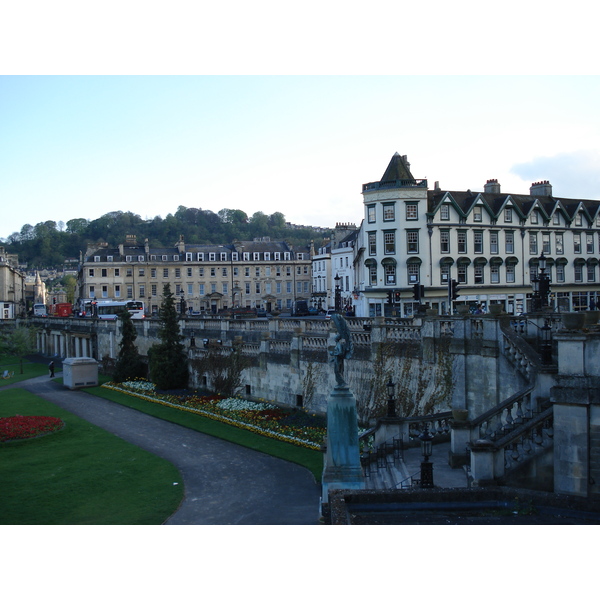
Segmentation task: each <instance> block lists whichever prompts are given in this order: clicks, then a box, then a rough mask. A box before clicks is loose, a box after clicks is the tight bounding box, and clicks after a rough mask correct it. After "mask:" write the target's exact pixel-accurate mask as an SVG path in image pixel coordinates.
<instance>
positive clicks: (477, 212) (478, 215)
mask: <svg viewBox="0 0 600 600" xmlns="http://www.w3.org/2000/svg"><path fill="white" fill-rule="evenodd" d="M482 220H483V213H482V212H481V206H474V207H473V221H475V222H476V223H481V221H482Z"/></svg>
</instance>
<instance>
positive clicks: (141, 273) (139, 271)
mask: <svg viewBox="0 0 600 600" xmlns="http://www.w3.org/2000/svg"><path fill="white" fill-rule="evenodd" d="M145 276H146V270H145V269H138V277H145Z"/></svg>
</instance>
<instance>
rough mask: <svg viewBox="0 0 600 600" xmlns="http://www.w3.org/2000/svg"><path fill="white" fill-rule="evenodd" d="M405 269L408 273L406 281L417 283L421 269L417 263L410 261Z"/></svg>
mask: <svg viewBox="0 0 600 600" xmlns="http://www.w3.org/2000/svg"><path fill="white" fill-rule="evenodd" d="M406 270H407V274H408V283H410V284H413V283H419V281H420V278H421V269H420V268H419V265H416V264H412V263H411V264H409V265H408V267H407V269H406Z"/></svg>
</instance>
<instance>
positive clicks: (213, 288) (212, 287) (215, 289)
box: [210, 283, 217, 294]
mask: <svg viewBox="0 0 600 600" xmlns="http://www.w3.org/2000/svg"><path fill="white" fill-rule="evenodd" d="M216 291H217V284H216V283H211V284H210V293H211V294H214V293H215V292H216Z"/></svg>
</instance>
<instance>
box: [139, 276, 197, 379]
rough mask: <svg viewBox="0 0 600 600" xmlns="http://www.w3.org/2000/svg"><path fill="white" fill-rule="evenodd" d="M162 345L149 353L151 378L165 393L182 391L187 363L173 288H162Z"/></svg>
mask: <svg viewBox="0 0 600 600" xmlns="http://www.w3.org/2000/svg"><path fill="white" fill-rule="evenodd" d="M159 318H160V329H159V331H158V335H159V337H160V339H161V343H160V344H155V345H154V346H152V347H151V348H150V350H149V351H148V359H149V366H150V379H151V380H152V381H153V382H154V383H155V384H156V387H158V388H159V389H163V390H170V389H179V388H184V387H186V386H187V382H188V360H187V356H186V353H185V348H184V346H183V343H182V341H183V336H182V335H181V333H180V332H179V317H178V315H177V310H176V308H175V300H174V298H173V293H172V292H171V286H170V285H169V284H168V283H167V284H166V285H165V286H164V288H163V301H162V304H161V307H160V310H159Z"/></svg>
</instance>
